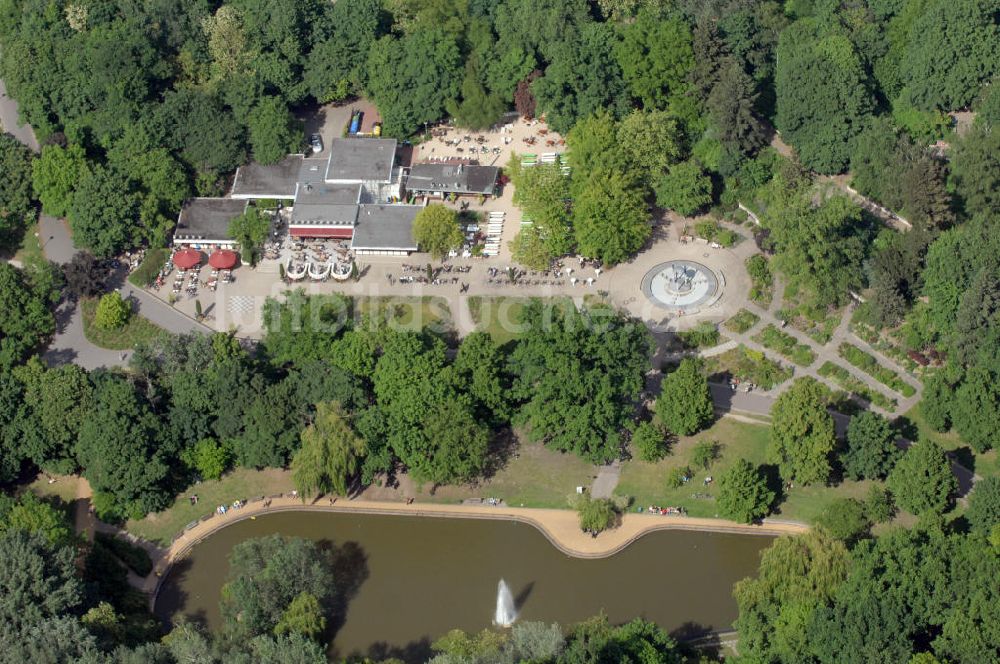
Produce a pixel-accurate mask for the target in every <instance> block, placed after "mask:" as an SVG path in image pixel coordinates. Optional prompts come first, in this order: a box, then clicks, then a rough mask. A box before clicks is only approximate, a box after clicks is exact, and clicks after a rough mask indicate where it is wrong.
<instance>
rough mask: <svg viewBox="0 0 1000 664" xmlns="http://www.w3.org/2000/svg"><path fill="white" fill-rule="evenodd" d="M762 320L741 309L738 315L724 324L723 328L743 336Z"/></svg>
mask: <svg viewBox="0 0 1000 664" xmlns="http://www.w3.org/2000/svg"><path fill="white" fill-rule="evenodd" d="M758 320H760V319H759V318H758V317H757V315H756V314H754V313H753V312H751V311H747V310H746V309H740V310H739V311H737V312H736V315H735V316H733V317H732V318H730V319H729V320H727V321H726V322H725V323H723V326H725V328H726V329H727V330H729V331H731V332H735V333H737V334H743V333H744V332H746V331H747V330H749V329H750V328H751V327H753V326H754V325H756V324H757V321H758Z"/></svg>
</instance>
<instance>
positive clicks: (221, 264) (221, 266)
mask: <svg viewBox="0 0 1000 664" xmlns="http://www.w3.org/2000/svg"><path fill="white" fill-rule="evenodd" d="M208 264H209V265H211V266H212V267H214V268H215V269H216V270H228V269H229V268H231V267H233V266H234V265H236V252H235V251H230V250H229V249H219V250H217V251H214V252H212V255H211V256H209V257H208Z"/></svg>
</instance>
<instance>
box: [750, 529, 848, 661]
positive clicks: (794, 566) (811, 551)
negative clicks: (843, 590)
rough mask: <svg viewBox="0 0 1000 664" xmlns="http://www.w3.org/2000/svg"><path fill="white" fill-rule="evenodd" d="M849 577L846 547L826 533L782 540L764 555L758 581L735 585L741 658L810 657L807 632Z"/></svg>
mask: <svg viewBox="0 0 1000 664" xmlns="http://www.w3.org/2000/svg"><path fill="white" fill-rule="evenodd" d="M849 571H850V555H849V554H848V552H847V549H846V548H845V546H844V544H843V543H842V542H839V541H837V540H836V539H834V538H833V537H831V536H830V535H828V534H827V533H824V532H810V533H807V534H805V535H798V536H795V537H780V538H778V539H776V540H775V541H774V543H773V544H772V545H771V546H770V547H768V548H767V549H765V550H764V553H763V554H762V555H761V560H760V568H759V570H758V572H757V576H756V578H753V577H752V578H749V579H744V580H743V581H740V582H738V583H737V584H736V587H735V589H734V590H733V594H734V595H735V596H736V603H737V604H738V605H739V607H740V617H739V618H738V619H737V620H736V629H737V630H738V631H739V634H740V652H741V654H743V655H744V656H748V657H753V658H756V659H759V660H760V661H772V662H801V661H807V660H808V659H809V656H810V640H809V637H808V634H807V633H806V626H807V625H809V624H810V621H811V620H812V618H813V616H814V615H815V614H816V612H817V611H819V610H821V609H822V607H823V606H824V605H825V604H826V602H828V601H829V599H830V597H832V596H833V595H834V593H835V592H836V591H837V589H838V588H839V587H840V585H841V584H842V583H843V582H844V581H845V579H846V578H847V575H848V573H849Z"/></svg>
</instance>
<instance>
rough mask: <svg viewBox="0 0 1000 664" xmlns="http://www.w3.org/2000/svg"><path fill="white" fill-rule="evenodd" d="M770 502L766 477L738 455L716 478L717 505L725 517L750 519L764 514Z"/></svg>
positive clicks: (738, 519)
mask: <svg viewBox="0 0 1000 664" xmlns="http://www.w3.org/2000/svg"><path fill="white" fill-rule="evenodd" d="M773 502H774V492H773V491H772V490H771V489H769V488H768V486H767V478H766V477H764V475H763V473H761V472H760V469H759V468H755V467H754V466H753V464H751V463H750V462H749V461H747V460H746V459H737V460H736V463H734V464H733V465H732V466H730V467H729V469H728V470H727V471H726V472H725V473H723V474H722V477H720V478H719V509H720V510H721V512H722V514H723V516H725V517H726V518H729V519H733V520H734V521H739V522H741V523H753V522H754V521H756V520H758V519H760V518H762V517H764V516H767V514H768V512H770V511H771V504H772V503H773Z"/></svg>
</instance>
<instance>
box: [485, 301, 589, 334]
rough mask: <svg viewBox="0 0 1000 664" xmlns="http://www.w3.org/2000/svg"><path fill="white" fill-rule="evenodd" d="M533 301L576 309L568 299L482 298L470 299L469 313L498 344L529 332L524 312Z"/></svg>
mask: <svg viewBox="0 0 1000 664" xmlns="http://www.w3.org/2000/svg"><path fill="white" fill-rule="evenodd" d="M532 301H541V302H544V303H546V304H548V305H549V306H553V307H575V305H574V304H573V300H571V299H570V298H568V297H555V298H528V297H480V296H477V295H474V296H472V297H470V298H469V312H470V313H471V314H472V320H473V322H475V323H476V326H477V328H478V329H480V330H483V331H485V332H488V333H489V335H490V336H491V337H493V340H494V341H495V342H497V343H498V344H504V343H507V342H508V341H511V340H512V339H517V338H518V337H520V336H521V335H522V334H524V333H525V332H527V331H528V326H527V325H525V323H524V310H525V307H527V306H528V305H529V304H530V303H531V302H532Z"/></svg>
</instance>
